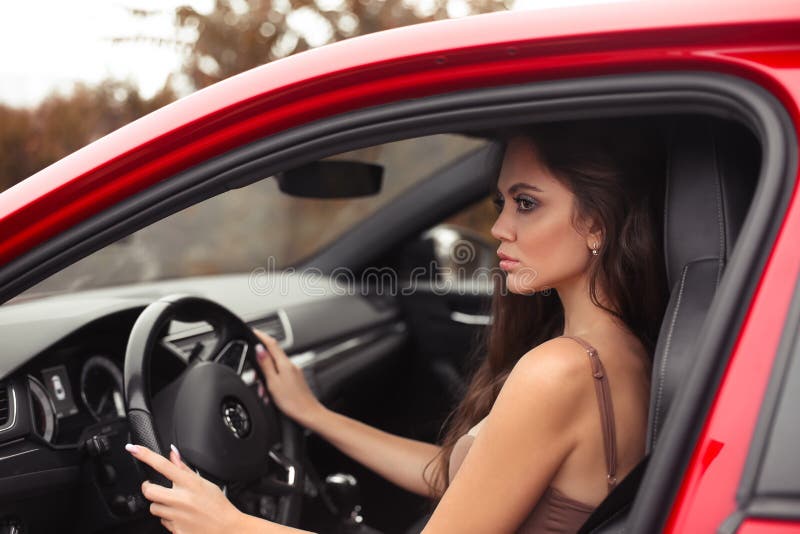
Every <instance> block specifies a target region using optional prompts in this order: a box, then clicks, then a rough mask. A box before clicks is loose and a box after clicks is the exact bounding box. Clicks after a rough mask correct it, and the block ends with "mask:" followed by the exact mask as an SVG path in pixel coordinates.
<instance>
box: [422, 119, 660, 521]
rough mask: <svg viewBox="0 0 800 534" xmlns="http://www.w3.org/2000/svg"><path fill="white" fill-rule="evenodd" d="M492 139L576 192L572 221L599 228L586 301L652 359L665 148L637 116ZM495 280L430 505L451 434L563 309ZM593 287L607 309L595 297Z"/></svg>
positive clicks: (479, 412)
mask: <svg viewBox="0 0 800 534" xmlns="http://www.w3.org/2000/svg"><path fill="white" fill-rule="evenodd" d="M495 135H496V136H499V137H500V138H501V139H504V140H508V139H510V138H512V137H516V136H524V137H526V138H527V139H529V140H530V142H531V143H533V146H534V147H535V149H536V151H537V155H538V156H539V158H540V160H541V161H542V162H543V163H544V165H545V166H546V167H547V168H548V169H549V170H550V171H551V172H552V174H553V175H554V177H555V178H557V179H559V180H560V181H561V182H562V183H563V184H564V185H565V186H566V187H568V188H569V189H570V191H571V192H572V193H573V194H574V210H573V212H574V213H573V225H575V224H576V221H577V220H578V219H579V218H581V217H591V218H593V219H594V220H595V221H600V222H601V225H602V228H603V236H604V239H603V241H602V243H601V245H600V248H599V250H598V256H597V258H596V261H592V262H590V264H589V265H590V267H589V272H588V277H589V289H590V298H591V299H592V302H593V303H594V304H595V305H596V306H599V307H601V308H603V309H604V310H606V311H608V312H609V313H611V314H613V316H614V317H616V318H618V320H619V321H621V322H622V323H623V325H624V326H625V327H627V328H628V329H629V330H630V331H631V332H632V333H633V334H634V335H636V336H637V337H638V338H639V340H640V341H641V342H642V344H643V345H644V346H645V347H646V348H647V351H648V354H650V355H651V357H652V354H653V352H654V349H655V344H656V339H657V337H658V332H659V328H660V324H661V320H662V318H663V315H664V311H665V308H666V302H667V298H668V288H667V282H666V273H665V267H664V257H663V251H662V250H663V249H662V237H661V236H662V226H661V225H662V221H661V218H660V217H659V214H660V213H661V211H660V210H661V206H662V204H661V202H662V201H663V184H664V181H663V178H664V152H663V149H662V146H663V145H662V143H661V142H660V139H659V136H658V134H657V133H656V130H654V129H653V128H652V127H651V126H650V125H649V124H648V123H645V122H644V121H642V120H641V119H637V120H633V119H605V120H599V119H593V120H584V121H570V122H559V123H548V124H537V125H532V126H527V127H523V128H513V129H505V130H502V131H500V132H499V133H497V132H496V133H495ZM576 228H577V227H576ZM587 252H588V251H587ZM493 278H494V280H495V283H494V293H493V296H492V300H491V316H492V323H491V324H490V325H489V326H487V327H486V328H485V329H484V330H483V331H482V332H481V335H480V337H479V339H478V343H477V344H476V345H475V348H474V350H473V352H472V354H471V355H470V361H471V365H470V368H471V370H470V372H469V375H470V378H469V380H468V382H467V383H468V386H467V387H466V390H465V392H464V394H463V398H462V400H461V402H460V403H459V404H458V406H457V407H456V408H455V409H454V410H453V411H452V412H451V413H450V415H449V416H448V417H447V419H446V420H445V423H444V425H443V426H442V431H443V432H444V438H443V439H441V445H442V448H441V451H440V453H439V454H438V455H437V456H436V457H435V458H434V459H433V460H432V461H431V462H430V463H428V464H427V465H426V466H425V469H424V471H423V478H424V479H425V481H426V483H427V484H428V486H429V488H430V494H431V497H432V501H431V503H430V504H431V509H432V508H433V507H435V505H436V504H437V503H438V501H439V500H440V499H441V497H442V495H443V493H444V491H445V489H446V488H447V486H448V485H449V480H448V477H447V472H448V468H449V459H450V454H451V453H452V451H453V446H454V445H455V442H456V441H457V440H458V438H459V437H460V436H462V435H464V434H465V433H467V432H468V431H469V429H470V428H471V427H472V426H473V425H475V424H476V423H477V422H478V421H480V420H481V419H483V418H484V417H485V416H486V415H487V414H488V413H489V411H490V409H491V407H492V404H493V403H494V401H495V399H496V398H497V395H498V394H499V392H500V389H501V388H502V386H503V383H504V381H505V379H506V378H507V377H508V375H509V373H510V372H511V369H512V368H513V367H514V364H515V363H516V362H517V361H518V360H519V358H520V357H521V356H522V355H524V354H525V353H526V352H528V351H529V350H531V349H532V348H533V347H535V346H537V345H539V344H541V343H543V342H545V341H547V340H549V339H552V338H554V337H557V336H560V335H562V334H563V329H564V309H563V306H562V304H561V301H560V299H559V297H558V294H557V292H556V291H553V290H544V291H542V292H537V293H535V294H533V295H519V294H514V293H510V292H509V291H508V290H507V288H506V286H505V277H493ZM598 286H600V287H601V288H602V289H603V292H604V294H605V295H607V298H608V300H609V303H610V307H606V306H604V305H602V304H601V303H600V302H599V301H598V296H597V288H598ZM445 430H446V432H445ZM440 436H441V434H440ZM429 468H431V471H432V475H431V476H428V473H429Z"/></svg>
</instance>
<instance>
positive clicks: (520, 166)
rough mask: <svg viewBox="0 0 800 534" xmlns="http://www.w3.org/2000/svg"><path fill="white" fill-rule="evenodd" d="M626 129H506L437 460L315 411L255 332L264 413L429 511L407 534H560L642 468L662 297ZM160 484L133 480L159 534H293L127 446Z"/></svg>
mask: <svg viewBox="0 0 800 534" xmlns="http://www.w3.org/2000/svg"><path fill="white" fill-rule="evenodd" d="M647 132H648V130H647V129H646V128H644V127H642V126H641V124H640V123H631V122H630V121H620V120H618V121H614V120H593V121H580V122H570V123H566V122H562V123H553V124H547V125H536V126H533V127H530V128H527V129H522V130H513V131H506V132H504V135H505V137H506V139H507V144H506V150H505V155H504V159H503V163H502V168H501V172H500V175H499V178H498V181H497V190H496V199H495V203H496V205H497V208H498V217H497V220H496V221H495V223H494V225H493V226H492V235H493V236H494V237H495V238H497V239H498V241H499V243H500V245H499V248H498V251H497V252H498V256H499V257H500V259H501V261H500V268H501V269H502V270H503V271H504V272H505V277H504V278H501V279H499V280H498V282H497V283H496V285H495V292H494V295H493V302H492V317H493V322H492V324H491V326H490V327H489V328H488V329H487V331H486V333H485V336H486V337H485V340H484V341H485V343H484V344H482V346H484V347H485V349H486V351H487V354H486V355H485V357H484V358H481V359H480V360H479V365H478V367H477V369H475V371H474V372H473V373H472V376H471V380H470V382H469V386H468V388H467V389H466V392H465V395H464V398H463V400H462V401H461V403H460V404H459V406H458V407H457V408H456V410H455V411H454V412H453V413H452V414H451V417H450V418H449V420H450V423H449V426H447V432H446V434H445V436H444V439H443V440H442V442H441V444H440V445H435V444H430V443H424V442H420V441H416V440H412V439H407V438H403V437H400V436H395V435H392V434H389V433H387V432H383V431H381V430H379V429H376V428H373V427H370V426H368V425H366V424H363V423H361V422H359V421H356V420H353V419H351V418H348V417H346V416H344V415H341V414H337V413H334V412H333V411H331V410H329V409H327V408H326V407H325V406H323V405H322V404H321V403H320V402H319V401H318V400H317V399H316V398H315V397H314V395H313V394H312V393H311V391H310V389H309V387H308V385H307V384H306V382H305V381H304V378H303V374H302V372H300V370H299V369H298V368H297V367H295V366H294V364H292V362H291V361H290V360H289V358H288V357H287V355H286V354H285V353H284V352H283V350H282V349H281V348H280V346H279V345H278V343H277V341H276V340H275V339H273V338H271V337H270V336H268V335H266V334H263V333H261V332H257V335H258V336H259V338H260V339H261V340H262V341H263V343H264V346H265V347H258V351H257V352H258V355H259V360H260V363H261V367H262V369H263V370H264V373H265V376H266V378H267V382H268V389H269V392H270V395H271V396H272V398H273V400H274V402H275V403H276V404H277V405H278V407H279V408H280V409H281V410H282V411H283V412H284V413H285V414H287V415H288V416H289V417H291V418H293V419H294V420H296V421H297V422H298V423H300V424H302V425H304V426H305V427H307V428H309V429H311V430H312V431H314V432H316V433H317V434H319V435H320V436H322V437H323V438H324V439H326V440H328V441H329V442H330V443H332V444H333V445H334V446H336V447H337V448H338V449H339V450H341V451H342V452H343V453H345V454H347V455H348V456H350V457H352V458H353V459H355V460H357V461H359V462H361V463H362V464H364V465H365V466H367V467H368V468H370V469H372V470H374V471H375V472H377V473H378V474H380V475H382V476H383V477H385V478H386V479H388V480H389V481H391V482H393V483H395V484H397V485H399V486H401V487H403V488H405V489H407V490H408V491H411V492H414V493H417V494H420V495H424V496H427V497H430V498H431V501H432V503H433V504H435V509H434V510H433V513H432V514H431V517H430V519H429V520H428V522H427V524H426V525H425V527H424V530H423V531H422V532H423V533H424V534H440V533H452V532H459V533H471V532H475V533H485V532H494V533H502V532H525V533H534V532H574V531H576V530H577V529H578V528H579V527H580V525H581V524H582V523H583V521H584V520H585V519H586V518H587V517H588V516H589V514H590V513H591V511H592V510H593V509H594V508H595V507H596V506H597V505H598V504H599V503H600V502H601V501H602V500H603V499H604V498H605V496H606V495H607V494H608V493H609V491H611V490H612V489H613V488H614V487H615V485H616V484H617V483H618V482H619V481H620V480H622V479H623V478H624V477H625V476H626V475H627V474H628V473H629V472H630V471H631V470H632V469H633V467H634V466H635V465H636V464H637V463H638V462H639V460H641V458H642V457H643V455H644V453H645V435H646V429H647V414H648V405H649V393H650V373H651V355H652V353H653V350H654V347H655V341H656V338H657V335H658V330H659V326H660V323H661V320H662V317H663V313H664V308H665V306H666V298H667V288H666V282H665V280H666V278H665V274H664V262H663V257H662V253H661V245H660V239H659V238H660V235H661V228H660V227H659V224H658V223H657V222H656V221H657V217H656V215H655V214H656V213H657V210H658V208H657V204H658V200H659V199H660V198H661V195H662V188H661V183H662V182H661V179H662V169H661V166H660V162H661V157H660V151H659V150H658V149H657V148H656V147H655V146H654V144H652V143H649V142H647V141H646V140H647V139H648V135H647ZM129 450H131V452H132V453H133V454H134V456H135V457H136V458H138V459H139V460H141V461H143V462H145V463H147V464H149V465H151V466H152V467H153V468H154V469H156V470H158V471H160V472H161V473H163V474H164V475H165V476H167V477H168V478H170V479H171V480H173V488H171V489H168V488H163V487H161V486H157V485H154V484H150V483H148V482H145V483H144V484H143V485H142V491H143V493H144V495H145V497H146V498H147V499H149V500H151V501H152V502H153V504H152V506H151V512H152V513H153V514H154V515H156V516H158V517H160V518H162V523H163V524H164V525H165V526H166V527H167V528H168V529H169V530H171V531H172V532H230V531H236V532H264V533H269V532H274V533H276V534H277V533H281V532H287V533H288V532H292V531H294V532H297V530H296V529H291V528H289V527H284V526H281V525H276V524H273V523H269V522H267V521H263V520H261V519H258V518H255V517H251V516H246V515H244V514H242V513H241V512H239V511H238V510H236V509H235V508H234V507H233V506H232V505H231V504H230V503H229V502H228V501H227V500H226V499H225V497H224V496H223V495H222V493H221V492H220V491H219V489H218V488H217V486H215V485H214V484H211V483H209V482H206V481H205V480H203V479H202V478H200V477H199V476H197V475H195V474H194V473H193V472H192V471H191V470H189V469H188V468H187V467H186V466H185V465H184V464H183V463H182V462H181V461H180V458H179V456H178V454H177V451H173V452H172V453H171V461H168V460H166V459H165V458H162V457H160V456H158V455H156V454H154V453H152V451H149V450H148V449H146V448H144V447H133V446H131V447H129Z"/></svg>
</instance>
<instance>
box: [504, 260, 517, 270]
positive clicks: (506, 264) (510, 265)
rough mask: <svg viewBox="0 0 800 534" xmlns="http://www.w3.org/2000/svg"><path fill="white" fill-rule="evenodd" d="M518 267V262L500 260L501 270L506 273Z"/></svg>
mask: <svg viewBox="0 0 800 534" xmlns="http://www.w3.org/2000/svg"><path fill="white" fill-rule="evenodd" d="M517 265H519V261H517V260H500V268H501V269H503V270H504V271H510V270H511V269H513V268H514V267H516V266H517Z"/></svg>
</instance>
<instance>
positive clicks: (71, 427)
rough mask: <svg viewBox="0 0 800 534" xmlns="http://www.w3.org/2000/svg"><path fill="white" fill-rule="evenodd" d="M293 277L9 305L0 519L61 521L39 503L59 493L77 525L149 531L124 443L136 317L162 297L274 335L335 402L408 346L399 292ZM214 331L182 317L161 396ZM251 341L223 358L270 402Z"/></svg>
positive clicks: (169, 349) (0, 315)
mask: <svg viewBox="0 0 800 534" xmlns="http://www.w3.org/2000/svg"><path fill="white" fill-rule="evenodd" d="M284 283H285V281H284ZM294 283H295V285H294V286H292V285H291V283H290V284H289V289H288V291H285V292H284V293H282V294H280V295H274V296H269V297H267V296H264V295H258V294H256V293H254V292H253V290H252V287H251V284H250V283H249V281H248V277H247V276H246V275H228V276H220V277H204V278H198V279H192V280H185V279H184V280H180V281H170V282H159V283H153V284H148V285H137V286H131V287H125V288H109V289H106V290H92V291H87V292H83V293H79V294H78V293H76V294H70V295H59V296H52V297H45V298H41V299H37V300H32V301H29V302H21V303H16V304H9V305H6V306H2V307H0V339H3V340H4V343H3V353H2V357H0V503H2V504H0V522H2V521H5V522H6V523H7V524H13V522H14V521H17V522H19V524H20V526H21V527H24V528H25V529H27V530H26V531H30V532H37V531H41V532H46V531H49V529H52V528H53V527H54V525H51V524H49V523H47V522H46V519H44V518H42V517H41V514H39V513H37V510H39V509H40V507H41V506H42V504H43V503H50V504H48V505H52V506H55V507H58V506H66V509H65V511H64V514H65V517H68V518H70V520H71V521H73V522H74V528H75V529H76V530H80V531H89V532H91V531H99V530H102V529H103V528H108V527H109V526H113V527H114V528H115V529H117V530H119V529H120V528H122V527H123V526H125V525H127V526H129V527H130V529H131V531H137V529H139V528H141V525H140V524H139V523H138V522H137V519H138V520H145V519H147V516H148V515H149V514H146V513H144V511H143V506H144V502H143V501H142V498H141V496H140V495H137V494H138V487H139V484H140V483H141V480H142V479H143V478H142V473H140V472H139V471H138V467H137V466H136V465H135V464H134V462H133V461H132V460H131V459H130V458H129V455H126V454H125V453H124V451H123V445H124V443H125V442H127V441H128V440H129V430H128V427H127V420H126V407H125V398H124V390H123V383H124V381H123V369H124V361H125V351H126V346H127V340H128V337H129V334H130V331H131V329H132V327H133V324H134V323H135V321H136V319H137V317H138V316H139V314H140V313H141V311H142V310H143V309H144V308H145V307H146V306H147V305H148V304H149V303H151V302H153V301H155V300H157V299H158V298H160V297H161V296H164V295H168V294H176V293H193V294H198V295H200V296H204V297H206V298H209V299H211V300H215V301H217V302H219V303H220V304H222V305H223V306H226V307H227V308H228V309H230V310H231V311H233V312H234V313H235V314H237V315H238V316H239V317H241V318H242V319H243V320H244V321H245V322H246V323H247V324H248V325H249V326H251V327H254V328H258V329H259V330H262V331H264V332H267V333H269V334H270V335H272V336H273V337H276V338H277V339H278V340H279V342H280V343H281V345H282V346H283V348H284V349H285V350H286V352H287V354H289V356H290V358H291V359H292V360H293V361H294V362H295V363H296V364H297V365H298V366H299V367H301V368H303V371H304V374H305V375H306V377H307V379H308V382H309V385H310V387H311V388H312V390H313V391H314V392H315V394H316V395H317V396H318V397H319V398H321V399H323V400H325V399H326V398H331V397H333V396H335V395H336V394H337V392H338V391H340V390H341V388H343V387H345V386H346V384H347V382H348V381H349V380H350V379H352V378H353V376H355V375H357V374H358V373H359V372H362V371H364V372H366V371H367V370H368V369H369V368H371V367H374V366H375V365H380V362H381V360H382V358H385V357H389V356H390V355H391V354H393V353H395V352H396V350H397V349H398V348H399V347H401V346H402V344H403V343H404V342H405V340H406V326H405V323H404V322H403V321H402V320H401V319H400V317H399V312H398V309H397V308H396V306H395V304H394V302H393V301H392V299H391V298H389V297H384V296H380V297H378V296H374V295H359V294H355V295H353V294H350V295H341V294H337V293H336V292H335V291H333V286H331V285H329V283H328V281H326V280H323V281H322V282H318V283H317V284H316V286H314V287H313V288H311V289H313V290H310V289H309V288H307V287H300V285H299V284H300V281H294ZM193 288H194V289H196V288H202V290H203V291H202V293H201V292H198V291H191V289H193ZM215 335H216V334H215V331H214V330H213V329H212V328H211V327H210V325H208V324H207V323H180V322H178V321H173V322H172V323H171V324H170V325H169V326H168V328H167V329H166V330H165V332H164V335H163V337H162V339H161V341H160V343H158V344H157V345H156V347H155V349H154V352H153V355H152V358H151V368H150V373H149V376H150V387H151V394H152V395H157V393H158V392H159V391H161V390H162V389H163V388H165V387H167V386H168V385H169V384H170V383H172V382H173V381H174V380H175V378H177V377H178V376H179V375H180V374H181V372H182V371H183V370H184V369H185V368H186V367H187V365H188V362H189V361H190V360H191V359H192V358H195V357H198V355H199V354H202V353H203V351H204V350H205V349H207V348H208V347H211V346H213V345H214V344H215V343H214V341H215ZM247 350H248V346H247V344H246V343H245V342H242V341H237V340H234V341H232V342H230V343H228V345H227V346H226V347H225V349H224V350H222V351H220V352H219V354H218V355H217V357H216V361H217V363H219V364H222V365H226V366H229V367H231V368H232V369H233V370H234V371H236V372H237V374H238V375H239V376H240V378H241V379H242V380H243V381H244V382H245V384H247V385H248V386H250V387H252V388H253V389H254V390H255V391H256V392H257V394H258V395H259V396H260V397H261V398H262V399H264V400H265V402H266V397H267V394H266V388H265V385H264V384H263V383H261V382H260V381H259V380H258V379H257V375H256V372H255V370H254V369H253V368H252V367H251V365H250V363H249V361H250V359H249V358H248V357H246V353H247ZM76 488H83V489H80V491H76ZM63 520H64V518H63V517H62V518H61V519H60V521H63ZM9 521H11V522H12V523H8V522H9ZM62 526H63V525H62ZM120 531H121V530H120Z"/></svg>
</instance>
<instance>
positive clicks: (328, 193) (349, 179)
mask: <svg viewBox="0 0 800 534" xmlns="http://www.w3.org/2000/svg"><path fill="white" fill-rule="evenodd" d="M276 178H277V180H278V188H279V189H280V190H281V191H282V192H284V193H286V194H287V195H291V196H295V197H304V198H352V197H365V196H370V195H375V194H377V193H379V192H380V190H381V185H382V184H383V167H382V166H381V165H375V164H373V163H364V162H361V161H343V160H330V161H328V160H323V161H315V162H312V163H308V164H306V165H302V166H300V167H295V168H294V169H289V170H287V171H284V172H281V173H278V174H277V176H276Z"/></svg>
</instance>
